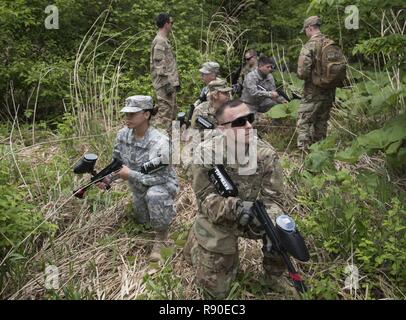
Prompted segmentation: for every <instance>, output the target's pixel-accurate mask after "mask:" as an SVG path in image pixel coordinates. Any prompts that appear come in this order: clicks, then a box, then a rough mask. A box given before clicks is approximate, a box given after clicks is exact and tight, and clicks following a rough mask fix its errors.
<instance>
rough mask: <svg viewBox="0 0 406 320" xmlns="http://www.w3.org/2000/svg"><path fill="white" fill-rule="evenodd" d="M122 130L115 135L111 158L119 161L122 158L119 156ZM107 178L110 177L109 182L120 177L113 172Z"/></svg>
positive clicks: (122, 135) (121, 145)
mask: <svg viewBox="0 0 406 320" xmlns="http://www.w3.org/2000/svg"><path fill="white" fill-rule="evenodd" d="M124 138H125V137H124V132H122V131H121V130H120V131H119V132H118V133H117V136H116V141H115V142H114V146H113V159H117V160H120V161H123V158H122V156H121V152H122V147H123V141H122V140H123V139H124ZM108 178H109V179H110V182H113V181H115V180H117V179H119V178H120V177H119V176H118V175H115V174H114V173H111V174H110V175H109V176H108Z"/></svg>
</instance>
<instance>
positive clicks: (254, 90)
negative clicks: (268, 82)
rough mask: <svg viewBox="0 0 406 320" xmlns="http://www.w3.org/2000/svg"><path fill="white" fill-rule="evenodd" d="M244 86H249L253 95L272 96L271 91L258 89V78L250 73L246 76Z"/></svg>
mask: <svg viewBox="0 0 406 320" xmlns="http://www.w3.org/2000/svg"><path fill="white" fill-rule="evenodd" d="M244 87H245V88H247V90H248V92H249V94H250V95H251V96H253V97H265V98H272V96H271V92H270V91H265V90H260V89H258V87H257V82H256V79H255V78H254V77H253V76H252V75H251V74H250V73H249V74H247V76H246V77H245V80H244Z"/></svg>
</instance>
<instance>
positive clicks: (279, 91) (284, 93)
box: [257, 84, 302, 102]
mask: <svg viewBox="0 0 406 320" xmlns="http://www.w3.org/2000/svg"><path fill="white" fill-rule="evenodd" d="M257 88H258V90H261V91H267V90H266V89H265V88H264V87H263V86H261V85H259V84H257ZM275 91H276V92H277V93H278V94H279V95H280V96H281V97H283V98H284V99H285V100H286V101H287V102H290V101H292V100H294V99H299V100H300V99H302V97H301V96H299V95H298V94H296V93H295V92H293V91H292V98H289V97H288V95H287V94H286V92H285V91H283V87H282V86H279V87H277V89H276V90H275Z"/></svg>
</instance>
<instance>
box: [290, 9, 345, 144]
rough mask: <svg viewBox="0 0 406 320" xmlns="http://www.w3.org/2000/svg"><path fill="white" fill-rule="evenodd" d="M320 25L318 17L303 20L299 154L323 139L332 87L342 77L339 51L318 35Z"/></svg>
mask: <svg viewBox="0 0 406 320" xmlns="http://www.w3.org/2000/svg"><path fill="white" fill-rule="evenodd" d="M320 25H321V21H320V18H319V17H317V16H312V17H309V18H307V19H306V20H305V21H304V24H303V29H302V32H303V31H304V32H305V33H306V36H307V37H308V38H310V39H309V41H308V42H307V43H306V44H305V45H304V46H303V48H302V50H301V52H300V56H299V61H298V67H297V75H298V77H299V78H300V79H303V80H304V91H303V98H302V102H301V105H300V107H299V111H298V120H297V129H298V138H297V146H298V148H299V149H300V150H302V151H306V150H307V149H308V147H309V146H310V145H311V144H312V143H314V142H317V141H319V140H322V139H324V138H325V137H326V133H327V121H328V119H329V118H330V110H331V108H332V106H333V102H334V99H335V88H336V87H337V86H339V85H340V84H339V83H340V82H341V81H342V80H343V79H344V78H345V64H346V63H345V58H344V56H343V55H342V51H341V49H340V48H339V47H338V46H336V45H334V42H333V41H331V40H330V39H328V38H327V37H326V36H325V35H323V34H322V33H321V31H320ZM325 48H327V49H325ZM327 50H329V52H327ZM325 53H327V54H325ZM330 59H331V61H329V60H330ZM330 62H333V63H330ZM330 66H332V68H330ZM327 69H328V70H327Z"/></svg>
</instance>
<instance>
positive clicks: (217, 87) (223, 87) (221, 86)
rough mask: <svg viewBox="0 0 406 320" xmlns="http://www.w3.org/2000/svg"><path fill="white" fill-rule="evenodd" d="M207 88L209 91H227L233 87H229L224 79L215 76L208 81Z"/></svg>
mask: <svg viewBox="0 0 406 320" xmlns="http://www.w3.org/2000/svg"><path fill="white" fill-rule="evenodd" d="M207 89H209V92H213V91H221V92H228V91H232V90H233V88H231V87H229V86H228V85H227V81H226V80H223V79H219V78H217V79H215V80H213V81H210V82H209V84H208V85H207Z"/></svg>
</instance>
